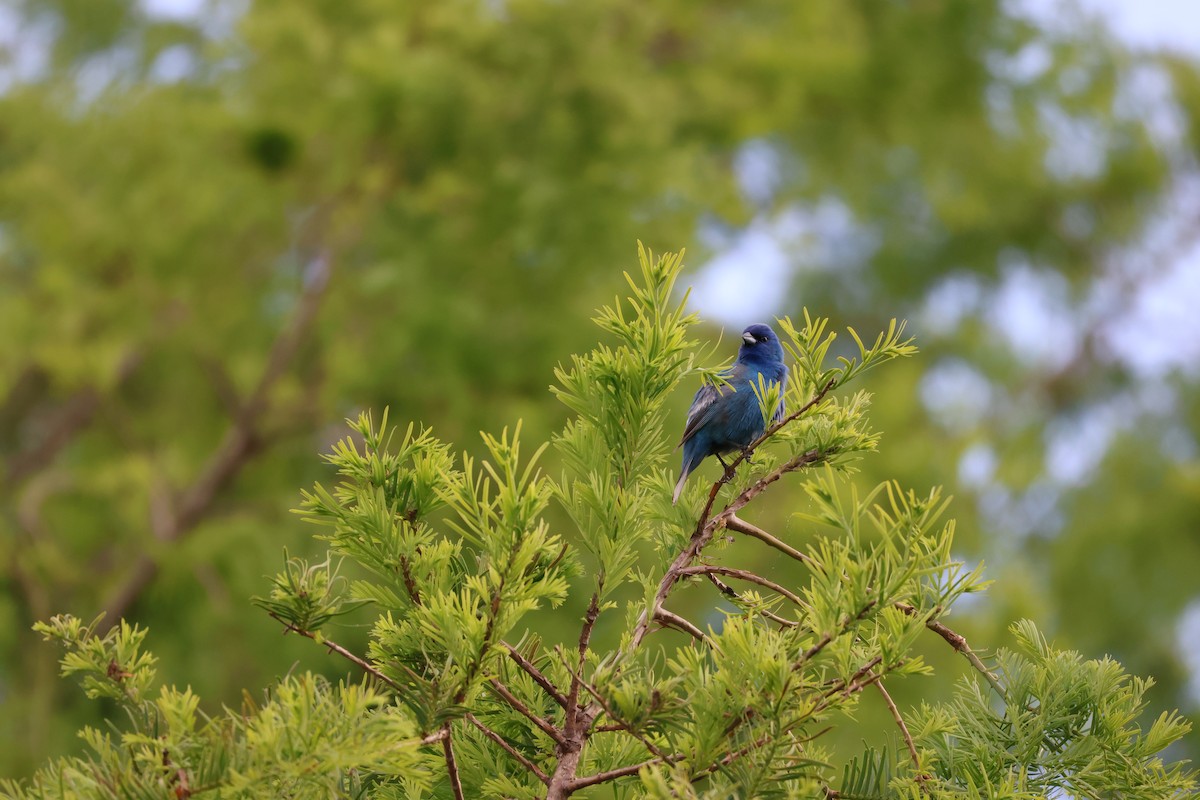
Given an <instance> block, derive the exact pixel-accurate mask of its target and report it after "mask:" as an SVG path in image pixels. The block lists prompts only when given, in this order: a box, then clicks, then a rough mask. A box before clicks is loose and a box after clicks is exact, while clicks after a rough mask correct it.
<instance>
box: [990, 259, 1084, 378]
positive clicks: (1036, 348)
mask: <svg viewBox="0 0 1200 800" xmlns="http://www.w3.org/2000/svg"><path fill="white" fill-rule="evenodd" d="M985 316H986V319H987V321H988V324H989V325H990V327H991V328H992V329H993V330H994V331H995V332H996V333H997V334H998V335H999V336H1001V337H1002V338H1004V339H1005V341H1007V342H1008V345H1009V347H1011V348H1012V349H1013V351H1014V352H1015V353H1016V354H1017V356H1018V357H1019V358H1020V359H1021V360H1022V361H1025V362H1027V363H1032V364H1035V365H1037V366H1039V367H1041V368H1043V369H1048V370H1055V369H1058V368H1060V367H1062V366H1065V365H1066V364H1067V363H1068V362H1070V361H1071V359H1073V358H1074V357H1075V354H1076V352H1077V350H1078V348H1079V329H1078V327H1077V321H1076V319H1075V314H1074V312H1073V310H1072V308H1071V305H1070V302H1069V299H1068V287H1067V282H1066V279H1065V278H1063V277H1062V276H1061V275H1059V274H1058V273H1056V272H1051V271H1049V270H1037V269H1034V268H1033V267H1032V266H1030V265H1028V264H1023V263H1020V262H1013V263H1012V264H1010V265H1008V266H1007V267H1006V268H1005V269H1004V270H1003V277H1002V278H1001V280H1000V285H999V287H998V288H997V289H996V291H995V293H994V296H993V297H992V298H991V300H990V302H989V303H988V307H987V310H986V311H985Z"/></svg>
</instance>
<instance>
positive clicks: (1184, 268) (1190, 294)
mask: <svg viewBox="0 0 1200 800" xmlns="http://www.w3.org/2000/svg"><path fill="white" fill-rule="evenodd" d="M1197 309H1200V242H1194V243H1193V244H1192V245H1191V246H1190V247H1189V248H1188V250H1187V251H1186V252H1185V253H1183V254H1181V255H1180V256H1179V257H1178V259H1177V260H1176V261H1175V262H1174V263H1173V264H1172V265H1171V267H1170V268H1168V269H1166V270H1164V271H1162V272H1161V273H1158V274H1154V273H1151V274H1148V275H1146V276H1145V277H1144V278H1143V279H1142V280H1141V281H1139V282H1138V285H1137V286H1136V290H1135V291H1134V292H1133V293H1131V294H1129V295H1126V296H1125V298H1124V303H1123V304H1122V305H1121V306H1120V308H1119V310H1118V312H1117V316H1116V317H1115V319H1113V321H1112V323H1111V324H1110V325H1108V326H1106V328H1105V330H1104V335H1103V342H1104V345H1105V347H1106V348H1107V349H1108V350H1109V351H1110V352H1111V354H1112V355H1113V356H1114V357H1115V358H1116V359H1117V360H1119V361H1121V362H1122V363H1124V364H1126V365H1128V366H1129V367H1130V368H1131V369H1132V370H1133V371H1134V372H1135V373H1137V374H1138V376H1139V377H1141V378H1162V377H1164V376H1165V375H1166V374H1167V373H1169V372H1171V371H1172V370H1176V369H1178V370H1180V371H1182V372H1184V373H1187V374H1190V375H1192V376H1193V377H1194V376H1196V375H1197V374H1198V373H1200V326H1198V324H1197V322H1198V317H1197Z"/></svg>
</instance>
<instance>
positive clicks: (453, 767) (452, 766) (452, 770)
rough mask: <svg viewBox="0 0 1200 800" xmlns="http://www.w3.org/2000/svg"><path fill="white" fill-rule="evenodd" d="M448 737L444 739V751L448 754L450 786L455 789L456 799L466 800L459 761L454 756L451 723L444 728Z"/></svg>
mask: <svg viewBox="0 0 1200 800" xmlns="http://www.w3.org/2000/svg"><path fill="white" fill-rule="evenodd" d="M443 730H444V731H446V738H444V739H442V752H443V753H445V755H446V773H447V775H448V777H449V778H450V788H451V789H453V790H454V800H465V796H464V795H463V788H462V780H460V779H459V777H458V762H457V761H456V760H455V758H454V744H453V742H452V738H451V736H450V723H449V722H447V723H446V727H445V728H443Z"/></svg>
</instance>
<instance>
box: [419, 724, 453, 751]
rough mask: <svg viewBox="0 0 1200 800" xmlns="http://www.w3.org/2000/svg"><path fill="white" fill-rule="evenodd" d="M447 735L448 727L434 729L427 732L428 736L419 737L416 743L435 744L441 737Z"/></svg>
mask: <svg viewBox="0 0 1200 800" xmlns="http://www.w3.org/2000/svg"><path fill="white" fill-rule="evenodd" d="M449 735H450V729H449V728H441V729H439V730H436V731H434V732H433V733H431V734H429V735H428V736H425V737H424V738H422V739H421V741H419V742H417V744H419V745H421V746H422V747H427V746H429V745H431V744H437V743H438V742H440V741H441V740H442V739H445V738H446V737H447V736H449Z"/></svg>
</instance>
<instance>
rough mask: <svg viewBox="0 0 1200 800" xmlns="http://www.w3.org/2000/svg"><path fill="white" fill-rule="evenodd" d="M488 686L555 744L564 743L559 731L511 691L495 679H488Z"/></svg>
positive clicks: (561, 733)
mask: <svg viewBox="0 0 1200 800" xmlns="http://www.w3.org/2000/svg"><path fill="white" fill-rule="evenodd" d="M488 686H490V687H492V691H494V692H495V693H496V694H498V695H499V696H500V699H502V700H503V701H504V702H505V703H508V705H509V706H511V707H512V708H513V710H514V711H517V712H519V713H520V714H521V715H522V716H524V717H525V718H526V719H528V720H529V721H530V722H532V723H533V724H534V725H537V726H538V728H540V729H541V730H542V732H543V733H545V734H546V735H547V736H549V737H550V738H551V739H553V740H554V741H555V742H556V743H557V744H560V745H561V744H563V743H564V742H565V741H566V740H565V739H564V737H563V732H562V731H561V730H559V729H558V728H557V727H555V726H554V725H552V724H551V723H550V721H549V720H547V719H545V718H544V717H541V716H539V715H538V714H536V713H534V712H533V711H532V710H531V709H530V708H529V706H527V705H525V703H523V702H521V700H520V698H518V697H517V696H516V695H515V694H513V693H512V690H510V689H509V688H508V687H507V686H505V685H504V684H503V683H501V682H500V681H498V680H496V679H495V678H490V679H489V680H488Z"/></svg>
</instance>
